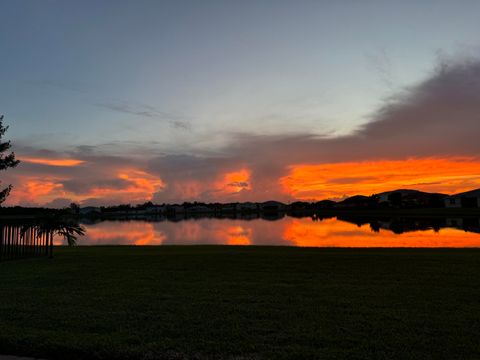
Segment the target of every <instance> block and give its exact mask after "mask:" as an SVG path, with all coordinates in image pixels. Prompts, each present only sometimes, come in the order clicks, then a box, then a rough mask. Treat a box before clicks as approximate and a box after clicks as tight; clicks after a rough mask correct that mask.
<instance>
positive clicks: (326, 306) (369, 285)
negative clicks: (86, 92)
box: [0, 246, 480, 360]
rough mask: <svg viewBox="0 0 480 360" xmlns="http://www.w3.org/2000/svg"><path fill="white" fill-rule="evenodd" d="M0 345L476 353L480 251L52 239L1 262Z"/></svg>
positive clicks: (376, 355) (19, 350)
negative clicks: (49, 253) (56, 244)
mask: <svg viewBox="0 0 480 360" xmlns="http://www.w3.org/2000/svg"><path fill="white" fill-rule="evenodd" d="M0 353H3V354H18V355H32V356H37V357H43V358H49V359H50V358H51V359H232V360H233V359H237V360H239V359H339V358H340V359H344V358H347V359H480V249H478V250H476V249H471V250H468V249H457V250H443V249H440V250H438V249H437V250H424V249H420V250H411V249H388V250H387V249H309V248H289V247H227V246H162V247H76V248H63V247H61V248H56V249H55V258H54V259H53V260H49V259H28V260H18V261H10V262H4V263H0Z"/></svg>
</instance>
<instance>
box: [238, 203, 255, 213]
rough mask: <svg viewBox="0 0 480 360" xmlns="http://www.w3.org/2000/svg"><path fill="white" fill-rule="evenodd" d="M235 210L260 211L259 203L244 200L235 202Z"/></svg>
mask: <svg viewBox="0 0 480 360" xmlns="http://www.w3.org/2000/svg"><path fill="white" fill-rule="evenodd" d="M235 210H237V211H239V212H255V211H258V204H257V203H252V202H244V203H238V204H235Z"/></svg>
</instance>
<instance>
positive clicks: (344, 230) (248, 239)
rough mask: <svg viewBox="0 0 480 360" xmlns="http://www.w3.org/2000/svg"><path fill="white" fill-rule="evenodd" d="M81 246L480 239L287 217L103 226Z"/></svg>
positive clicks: (402, 243) (437, 243)
mask: <svg viewBox="0 0 480 360" xmlns="http://www.w3.org/2000/svg"><path fill="white" fill-rule="evenodd" d="M85 226H86V228H87V234H86V236H85V237H83V238H81V239H80V241H79V244H80V245H114V244H116V245H162V244H163V245H167V244H169V245H209V244H211V245H221V244H227V245H290V246H314V247H480V234H478V233H475V232H466V231H464V230H462V229H455V228H450V227H444V228H441V229H440V230H439V231H438V229H437V231H435V230H433V229H432V228H428V227H425V226H423V225H422V227H420V228H419V229H418V230H416V229H412V228H411V224H410V223H405V226H406V228H408V231H406V232H403V233H402V234H395V233H393V232H392V231H391V229H385V228H383V227H380V228H379V229H378V231H373V230H372V228H373V227H372V225H371V224H370V223H369V222H364V223H361V224H355V223H353V222H348V221H341V220H337V219H336V218H330V219H324V220H322V221H312V220H311V219H310V218H292V217H285V218H282V219H281V220H278V221H275V222H272V221H265V220H262V219H257V220H252V221H245V220H241V219H189V220H185V221H178V222H172V221H159V222H147V221H140V220H130V221H103V222H99V223H96V224H89V225H85Z"/></svg>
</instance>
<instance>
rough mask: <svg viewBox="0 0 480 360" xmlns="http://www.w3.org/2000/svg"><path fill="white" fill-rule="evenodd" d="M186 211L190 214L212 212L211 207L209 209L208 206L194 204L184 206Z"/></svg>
mask: <svg viewBox="0 0 480 360" xmlns="http://www.w3.org/2000/svg"><path fill="white" fill-rule="evenodd" d="M186 212H187V213H191V214H206V213H210V212H213V209H210V208H209V207H208V206H205V205H195V206H190V207H188V208H186Z"/></svg>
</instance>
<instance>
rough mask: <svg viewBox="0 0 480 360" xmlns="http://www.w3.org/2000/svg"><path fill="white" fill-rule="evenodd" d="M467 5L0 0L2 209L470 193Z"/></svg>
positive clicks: (475, 10)
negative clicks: (6, 193) (5, 150)
mask: <svg viewBox="0 0 480 360" xmlns="http://www.w3.org/2000/svg"><path fill="white" fill-rule="evenodd" d="M478 14H480V2H478V1H473V0H472V1H441V0H438V1H422V2H419V1H309V0H305V1H302V0H299V1H283V0H276V1H273V0H272V1H270V0H263V1H249V0H245V1H229V0H223V1H209V0H206V1H181V0H179V1H160V0H158V1H157V0H155V1H154V0H152V1H147V0H139V1H123V0H115V1H113V0H111V1H106V0H105V1H97V0H75V1H73V0H30V1H29V0H18V1H16V0H5V1H1V2H0V114H4V115H5V123H6V125H9V126H10V129H9V131H8V132H7V134H6V135H7V136H6V137H7V138H8V139H10V140H12V143H13V145H14V150H15V152H16V154H17V157H18V158H19V159H20V160H22V163H21V164H20V165H19V166H18V167H17V168H16V169H11V170H8V171H6V172H2V173H0V179H1V181H2V186H4V185H5V184H9V183H11V184H13V185H14V189H13V191H12V193H11V196H10V197H9V199H8V200H7V204H8V205H16V204H19V205H30V206H31V205H47V206H52V207H62V206H65V205H68V204H69V203H70V202H72V201H75V202H78V203H81V204H82V205H109V204H118V203H141V202H145V201H148V200H151V201H154V202H157V203H163V202H183V201H194V200H197V201H222V202H230V201H263V200H269V199H277V200H281V201H285V202H288V201H293V200H295V199H301V200H318V199H324V198H329V199H342V198H344V197H346V196H349V195H354V194H364V195H370V194H373V193H376V192H381V191H385V190H391V189H396V188H415V189H419V190H424V191H436V192H444V193H456V192H460V191H465V190H469V189H473V188H480V37H479V34H480V22H479V21H478Z"/></svg>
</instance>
